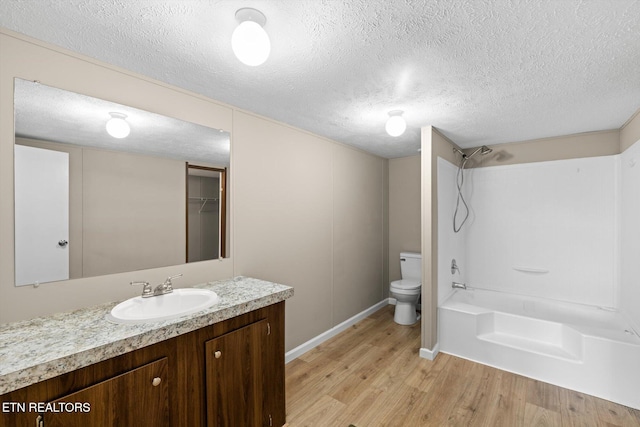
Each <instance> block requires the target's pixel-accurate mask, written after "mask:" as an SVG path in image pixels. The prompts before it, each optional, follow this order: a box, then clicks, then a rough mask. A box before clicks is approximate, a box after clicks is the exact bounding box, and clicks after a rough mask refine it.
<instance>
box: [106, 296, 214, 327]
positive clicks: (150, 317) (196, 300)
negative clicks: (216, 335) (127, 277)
mask: <svg viewBox="0 0 640 427" xmlns="http://www.w3.org/2000/svg"><path fill="white" fill-rule="evenodd" d="M217 302H218V295H217V294H216V293H215V292H213V291H210V290H208V289H196V288H185V289H174V290H173V292H171V293H169V294H165V295H158V296H155V297H149V298H142V297H135V298H130V299H128V300H126V301H123V302H121V303H120V304H118V305H116V306H115V307H113V309H112V310H111V312H110V313H108V314H107V316H106V317H107V320H108V321H110V322H113V323H120V324H123V323H129V324H130V323H146V322H158V321H160V320H167V319H172V318H174V317H180V316H184V315H185V314H191V313H195V312H197V311H200V310H204V309H206V308H209V307H211V306H212V305H214V304H216V303H217Z"/></svg>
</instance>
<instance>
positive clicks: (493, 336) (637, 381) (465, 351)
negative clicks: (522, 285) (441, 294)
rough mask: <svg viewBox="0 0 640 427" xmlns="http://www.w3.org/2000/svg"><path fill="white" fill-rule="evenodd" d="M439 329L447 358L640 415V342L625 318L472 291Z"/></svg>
mask: <svg viewBox="0 0 640 427" xmlns="http://www.w3.org/2000/svg"><path fill="white" fill-rule="evenodd" d="M438 325H439V333H438V336H439V345H440V351H442V352H445V353H449V354H453V355H456V356H460V357H463V358H465V359H469V360H473V361H476V362H479V363H483V364H486V365H490V366H494V367H496V368H499V369H503V370H506V371H510V372H514V373H517V374H520V375H524V376H527V377H530V378H535V379H538V380H541V381H545V382H548V383H551V384H555V385H558V386H561V387H565V388H569V389H572V390H576V391H580V392H583V393H587V394H590V395H593V396H597V397H601V398H604V399H607V400H611V401H613V402H616V403H620V404H623V405H626V406H630V407H632V408H636V409H640V337H639V336H638V335H637V334H636V332H634V331H633V329H632V328H631V326H629V325H628V323H627V322H625V321H624V319H623V317H622V315H621V314H620V313H618V312H617V311H613V310H610V309H602V308H598V307H592V306H587V305H579V304H571V303H565V302H559V301H553V300H545V299H542V298H536V297H530V296H520V295H515V294H509V293H504V292H495V291H487V290H481V289H467V290H457V291H456V292H454V293H453V294H452V295H451V296H450V297H449V298H448V299H447V300H446V301H444V302H443V303H442V304H441V306H440V307H439V308H438Z"/></svg>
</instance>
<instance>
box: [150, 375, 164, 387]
mask: <svg viewBox="0 0 640 427" xmlns="http://www.w3.org/2000/svg"><path fill="white" fill-rule="evenodd" d="M161 382H162V378H160V377H155V378H154V379H153V380H152V381H151V385H153V386H154V387H158V386H159V385H160V383H161Z"/></svg>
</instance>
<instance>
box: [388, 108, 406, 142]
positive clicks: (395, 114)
mask: <svg viewBox="0 0 640 427" xmlns="http://www.w3.org/2000/svg"><path fill="white" fill-rule="evenodd" d="M403 113H404V111H402V110H393V111H389V119H388V120H387V124H386V125H385V129H386V130H387V133H388V134H389V135H391V136H400V135H402V134H403V133H404V131H405V130H406V129H407V122H405V121H404V117H402V114H403Z"/></svg>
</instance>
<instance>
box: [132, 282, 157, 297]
mask: <svg viewBox="0 0 640 427" xmlns="http://www.w3.org/2000/svg"><path fill="white" fill-rule="evenodd" d="M129 284H130V285H132V286H134V285H143V287H142V298H146V297H150V296H152V295H153V291H152V290H151V284H150V283H149V282H130V283H129Z"/></svg>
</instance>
